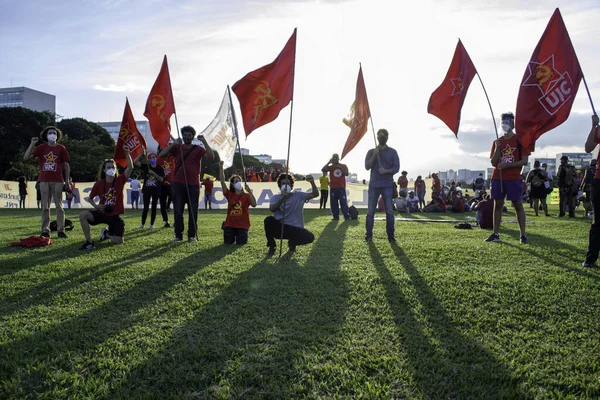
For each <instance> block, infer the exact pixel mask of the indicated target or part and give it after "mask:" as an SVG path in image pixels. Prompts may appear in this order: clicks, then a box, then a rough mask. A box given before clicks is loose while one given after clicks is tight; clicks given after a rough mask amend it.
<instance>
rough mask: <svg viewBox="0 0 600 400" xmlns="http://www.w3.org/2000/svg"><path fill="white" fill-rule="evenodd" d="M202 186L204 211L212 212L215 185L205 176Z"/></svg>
mask: <svg viewBox="0 0 600 400" xmlns="http://www.w3.org/2000/svg"><path fill="white" fill-rule="evenodd" d="M202 186H204V209H205V210H212V198H213V187H214V186H215V183H214V182H213V180H212V179H210V176H207V177H206V178H205V179H204V180H203V181H202Z"/></svg>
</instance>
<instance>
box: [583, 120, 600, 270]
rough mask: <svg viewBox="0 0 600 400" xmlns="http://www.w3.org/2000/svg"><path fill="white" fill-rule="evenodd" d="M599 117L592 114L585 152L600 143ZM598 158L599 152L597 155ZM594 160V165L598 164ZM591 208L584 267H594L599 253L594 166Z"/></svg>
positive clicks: (599, 184) (598, 187)
mask: <svg viewBox="0 0 600 400" xmlns="http://www.w3.org/2000/svg"><path fill="white" fill-rule="evenodd" d="M598 122H599V118H598V115H597V114H596V113H594V115H592V129H590V133H589V134H588V137H587V140H586V141H585V152H586V153H591V152H593V151H594V149H595V148H596V146H597V145H598V143H600V135H599V133H598ZM598 160H600V154H599V155H598ZM598 160H596V165H598ZM591 197H592V209H593V210H594V219H593V222H592V226H591V227H590V235H589V242H588V251H587V254H586V255H585V260H584V261H583V266H584V267H586V268H594V267H596V261H597V260H598V253H600V219H599V218H600V215H599V213H600V168H596V173H595V174H594V179H592V196H591Z"/></svg>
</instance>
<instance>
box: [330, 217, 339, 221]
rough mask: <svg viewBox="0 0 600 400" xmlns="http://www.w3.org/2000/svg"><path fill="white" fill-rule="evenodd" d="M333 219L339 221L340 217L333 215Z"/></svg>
mask: <svg viewBox="0 0 600 400" xmlns="http://www.w3.org/2000/svg"><path fill="white" fill-rule="evenodd" d="M331 220H332V221H339V220H340V217H337V218H336V217H333V218H331Z"/></svg>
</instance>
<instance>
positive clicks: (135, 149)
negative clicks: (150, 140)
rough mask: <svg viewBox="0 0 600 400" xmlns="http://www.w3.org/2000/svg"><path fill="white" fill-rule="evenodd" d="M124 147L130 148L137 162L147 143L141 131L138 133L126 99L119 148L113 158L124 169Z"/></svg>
mask: <svg viewBox="0 0 600 400" xmlns="http://www.w3.org/2000/svg"><path fill="white" fill-rule="evenodd" d="M124 145H127V146H128V147H129V154H130V155H131V159H132V160H135V159H136V158H137V157H138V156H139V155H140V154H142V152H143V151H144V149H145V148H146V141H145V140H144V137H143V136H142V134H141V133H140V131H138V128H137V125H136V123H135V119H134V118H133V113H132V112H131V108H130V107H129V100H128V99H125V111H124V112H123V122H121V129H119V138H118V139H117V146H116V147H115V154H114V156H113V158H114V159H115V162H116V163H117V164H119V165H120V166H121V167H123V168H125V167H126V166H127V159H126V158H125V150H123V146H124Z"/></svg>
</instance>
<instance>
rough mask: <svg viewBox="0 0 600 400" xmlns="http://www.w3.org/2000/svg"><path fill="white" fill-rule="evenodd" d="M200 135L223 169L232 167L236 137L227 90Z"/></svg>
mask: <svg viewBox="0 0 600 400" xmlns="http://www.w3.org/2000/svg"><path fill="white" fill-rule="evenodd" d="M200 135H204V137H205V138H206V141H207V142H208V143H209V144H210V148H211V149H213V150H214V151H216V152H217V153H219V158H220V159H221V161H223V168H224V169H226V168H229V167H231V166H232V165H233V155H234V154H235V145H236V136H235V129H234V126H233V118H232V114H231V103H230V101H229V93H228V90H227V89H225V96H223V100H222V101H221V107H219V111H218V112H217V115H216V116H215V118H214V119H213V120H212V122H211V123H210V125H208V126H207V127H206V129H204V130H203V131H202V132H201V133H200Z"/></svg>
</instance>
